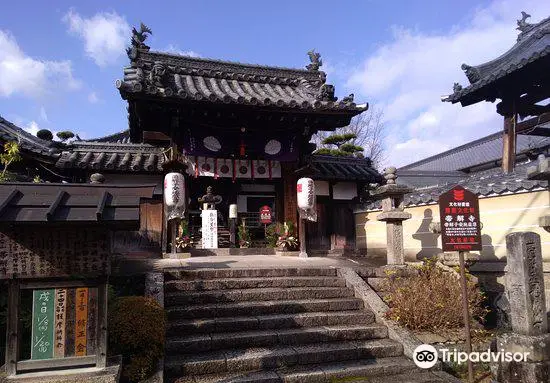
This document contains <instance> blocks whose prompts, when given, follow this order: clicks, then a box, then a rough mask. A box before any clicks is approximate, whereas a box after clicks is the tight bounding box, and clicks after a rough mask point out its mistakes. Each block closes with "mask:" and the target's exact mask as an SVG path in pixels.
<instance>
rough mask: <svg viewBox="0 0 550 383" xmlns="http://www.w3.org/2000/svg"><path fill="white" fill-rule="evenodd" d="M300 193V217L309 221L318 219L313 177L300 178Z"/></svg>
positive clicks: (298, 190) (298, 184)
mask: <svg viewBox="0 0 550 383" xmlns="http://www.w3.org/2000/svg"><path fill="white" fill-rule="evenodd" d="M296 192H297V194H298V209H299V211H300V217H301V218H304V219H307V220H309V221H317V210H316V207H315V183H314V182H313V180H312V179H311V178H300V179H299V180H298V183H297V185H296Z"/></svg>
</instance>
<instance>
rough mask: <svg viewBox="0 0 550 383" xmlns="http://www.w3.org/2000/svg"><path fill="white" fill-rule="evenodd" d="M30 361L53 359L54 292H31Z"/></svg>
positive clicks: (48, 290)
mask: <svg viewBox="0 0 550 383" xmlns="http://www.w3.org/2000/svg"><path fill="white" fill-rule="evenodd" d="M32 298H33V299H32V300H33V305H32V338H31V359H50V358H53V349H54V347H53V346H54V301H55V290H54V289H47V290H33V292H32Z"/></svg>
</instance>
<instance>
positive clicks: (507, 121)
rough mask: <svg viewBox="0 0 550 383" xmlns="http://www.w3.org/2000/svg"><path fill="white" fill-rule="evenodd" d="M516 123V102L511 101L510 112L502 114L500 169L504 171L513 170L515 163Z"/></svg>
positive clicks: (509, 171)
mask: <svg viewBox="0 0 550 383" xmlns="http://www.w3.org/2000/svg"><path fill="white" fill-rule="evenodd" d="M516 123H517V113H516V104H515V101H513V102H512V113H510V114H509V115H505V116H504V135H503V139H502V146H503V148H502V171H503V172H504V173H511V172H513V171H514V166H515V163H516V140H517V134H516Z"/></svg>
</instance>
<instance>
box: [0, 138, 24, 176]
mask: <svg viewBox="0 0 550 383" xmlns="http://www.w3.org/2000/svg"><path fill="white" fill-rule="evenodd" d="M20 160H21V155H20V154H19V144H17V142H14V141H8V142H6V143H5V144H4V152H3V153H1V154H0V164H2V166H3V169H2V172H1V173H0V182H6V181H11V180H13V179H14V178H15V177H14V175H13V174H11V173H10V172H8V168H9V166H10V165H11V164H12V163H14V162H17V161H20Z"/></svg>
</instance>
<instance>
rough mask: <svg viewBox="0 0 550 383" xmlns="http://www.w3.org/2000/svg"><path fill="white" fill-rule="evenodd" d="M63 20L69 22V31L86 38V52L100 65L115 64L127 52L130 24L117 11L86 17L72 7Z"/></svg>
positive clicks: (83, 38)
mask: <svg viewBox="0 0 550 383" xmlns="http://www.w3.org/2000/svg"><path fill="white" fill-rule="evenodd" d="M63 21H64V22H65V23H67V24H68V26H69V32H71V33H72V34H75V35H77V36H79V37H80V38H81V39H82V40H84V50H85V51H86V54H87V55H88V56H89V57H90V58H91V59H92V60H94V61H95V63H96V64H97V65H99V66H100V67H105V66H107V65H110V64H115V63H116V62H117V61H118V58H119V57H120V56H122V55H123V54H125V48H126V45H127V44H128V41H129V38H130V25H128V23H127V22H126V19H125V18H124V17H122V16H119V15H118V14H117V13H116V12H110V13H108V12H101V13H96V14H95V15H94V16H92V17H90V18H84V17H82V16H80V15H79V14H78V13H76V12H75V11H74V10H72V9H71V10H70V11H69V12H67V14H65V16H64V17H63Z"/></svg>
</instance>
